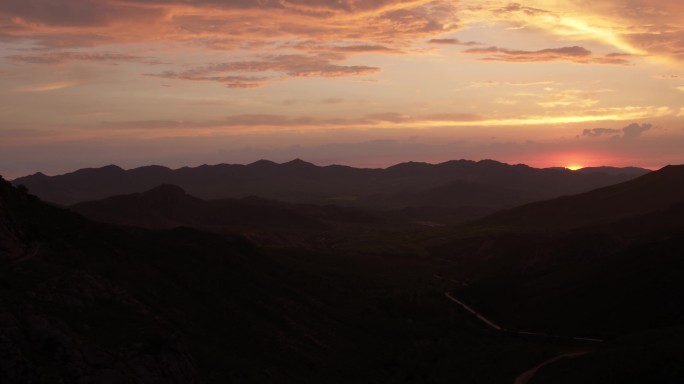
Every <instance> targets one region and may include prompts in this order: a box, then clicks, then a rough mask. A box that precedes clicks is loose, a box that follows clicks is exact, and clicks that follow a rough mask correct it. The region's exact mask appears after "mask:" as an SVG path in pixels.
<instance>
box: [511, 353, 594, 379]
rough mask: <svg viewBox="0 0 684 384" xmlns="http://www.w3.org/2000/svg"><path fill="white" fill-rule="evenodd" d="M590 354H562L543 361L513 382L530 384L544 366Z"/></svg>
mask: <svg viewBox="0 0 684 384" xmlns="http://www.w3.org/2000/svg"><path fill="white" fill-rule="evenodd" d="M588 353H589V352H586V351H581V352H568V353H564V354H562V355H558V356H556V357H553V358H551V359H548V360H545V361H543V362H541V363H539V364H537V365H535V366H534V367H533V368H531V369H529V370H527V371H525V372H523V373H521V374H520V376H518V377H516V378H515V381H514V382H513V384H527V383H529V381H530V380H532V378H533V377H534V375H536V374H537V372H538V371H539V370H540V369H541V368H542V367H544V366H546V365H549V364H553V363H555V362H556V361H558V360H562V359H569V358H573V357H579V356H582V355H586V354H588Z"/></svg>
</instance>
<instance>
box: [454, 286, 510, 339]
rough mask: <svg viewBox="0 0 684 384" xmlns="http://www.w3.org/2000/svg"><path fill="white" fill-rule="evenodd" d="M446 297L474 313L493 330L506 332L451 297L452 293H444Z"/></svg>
mask: <svg viewBox="0 0 684 384" xmlns="http://www.w3.org/2000/svg"><path fill="white" fill-rule="evenodd" d="M444 295H445V296H446V297H448V298H449V300H451V301H453V302H454V303H456V304H458V305H460V306H461V307H463V308H464V309H465V310H466V311H468V312H470V313H472V314H473V315H475V317H477V318H478V319H480V320H481V321H482V322H483V323H485V324H487V325H488V326H489V327H491V328H493V329H495V330H497V331H500V332H505V331H506V329H504V328H502V327H500V326H499V325H497V324H496V323H494V322H493V321H491V320H489V319H488V318H486V317H484V316H483V315H482V314H481V313H479V312H477V311H476V310H474V309H472V308H471V307H469V306H468V305H466V304H465V303H463V302H461V301H460V300H458V299H457V298H455V297H453V296H451V293H449V292H444Z"/></svg>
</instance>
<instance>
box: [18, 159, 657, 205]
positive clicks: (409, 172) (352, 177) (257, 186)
mask: <svg viewBox="0 0 684 384" xmlns="http://www.w3.org/2000/svg"><path fill="white" fill-rule="evenodd" d="M621 170H623V171H621ZM648 172H649V171H648V170H646V169H638V168H624V169H619V168H605V169H603V168H599V169H593V170H592V169H590V170H585V171H570V170H567V169H551V168H549V169H538V168H532V167H529V166H527V165H522V164H518V165H509V164H505V163H500V162H497V161H493V160H482V161H477V162H476V161H469V160H453V161H447V162H444V163H440V164H428V163H417V162H408V163H401V164H397V165H394V166H391V167H388V168H385V169H369V168H353V167H349V166H343V165H330V166H317V165H314V164H311V163H308V162H305V161H303V160H300V159H295V160H293V161H290V162H287V163H283V164H277V163H274V162H271V161H267V160H260V161H257V162H254V163H251V164H248V165H235V164H233V165H231V164H218V165H202V166H199V167H195V168H189V167H184V168H179V169H175V170H172V169H170V168H166V167H162V166H154V165H153V166H145V167H140V168H135V169H131V170H124V169H122V168H120V167H117V166H115V165H109V166H105V167H102V168H87V169H80V170H78V171H75V172H71V173H67V174H64V175H59V176H46V175H44V174H42V173H36V174H34V175H31V176H26V177H21V178H18V179H15V180H14V181H13V184H14V185H19V184H23V185H25V186H26V187H28V188H29V190H30V191H31V193H32V194H35V195H37V196H39V197H40V198H41V199H43V200H46V201H50V202H53V203H58V204H63V205H70V204H75V203H78V202H83V201H91V200H99V199H103V198H107V197H110V196H115V195H123V194H131V193H139V192H143V191H147V190H150V189H152V188H154V187H156V186H158V185H160V184H173V185H177V186H179V187H181V188H182V189H184V190H185V191H187V192H188V194H190V195H193V196H197V197H199V198H202V199H221V198H241V197H246V196H259V197H263V198H268V199H274V200H280V201H286V202H290V203H311V204H329V203H332V202H334V203H336V204H345V205H357V206H373V207H379V208H402V207H408V206H435V205H439V206H448V207H461V206H472V205H476V206H484V207H489V208H493V209H500V208H506V207H511V206H514V205H517V204H522V203H525V202H531V201H537V200H543V199H549V198H553V197H558V196H562V195H568V194H576V193H581V192H585V191H588V190H591V189H595V188H600V187H604V186H607V185H612V184H616V183H620V182H624V181H627V180H630V179H632V178H634V177H637V176H640V175H642V174H645V173H648ZM459 183H460V185H461V187H457V188H458V189H459V192H460V193H459V194H458V196H455V197H454V198H450V196H449V193H448V189H449V186H450V185H451V186H452V187H453V186H454V185H457V186H458V185H459ZM502 189H505V190H506V191H507V192H506V193H504V194H502V193H501V190H502ZM445 191H446V192H445ZM445 193H446V195H445ZM503 195H505V196H503ZM435 196H437V197H439V198H437V199H435ZM483 196H484V197H483ZM511 196H514V198H513V199H512V198H511Z"/></svg>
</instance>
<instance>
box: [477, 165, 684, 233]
mask: <svg viewBox="0 0 684 384" xmlns="http://www.w3.org/2000/svg"><path fill="white" fill-rule="evenodd" d="M683 200H684V165H668V166H666V167H664V168H662V169H660V170H658V171H655V172H651V173H649V174H646V175H643V176H641V177H638V178H636V179H633V180H630V181H627V182H624V183H620V184H616V185H612V186H608V187H604V188H600V189H596V190H593V191H590V192H586V193H582V194H578V195H574V196H564V197H559V198H557V199H554V200H548V201H541V202H536V203H531V204H527V205H524V206H521V207H516V208H514V209H510V210H507V211H502V212H499V213H496V214H494V215H492V216H490V217H487V218H485V219H483V220H482V221H481V223H482V225H485V226H505V227H511V228H516V229H530V230H535V229H569V228H574V227H581V226H587V225H592V224H600V223H606V222H612V221H616V220H619V219H622V218H627V217H630V216H636V215H641V214H645V213H648V212H652V211H656V210H662V209H665V208H667V207H669V206H671V205H673V204H675V203H677V202H680V201H683Z"/></svg>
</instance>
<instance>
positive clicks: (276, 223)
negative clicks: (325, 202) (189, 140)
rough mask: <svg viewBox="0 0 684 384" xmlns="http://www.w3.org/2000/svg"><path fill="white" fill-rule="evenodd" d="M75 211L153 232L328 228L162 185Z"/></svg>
mask: <svg viewBox="0 0 684 384" xmlns="http://www.w3.org/2000/svg"><path fill="white" fill-rule="evenodd" d="M71 209H72V210H74V211H76V212H79V213H81V214H83V215H85V216H87V217H89V218H91V219H93V220H98V221H102V222H108V223H114V224H123V225H133V226H141V227H150V228H173V227H179V226H190V227H207V228H211V227H240V228H260V229H263V228H271V227H287V228H303V229H314V228H321V227H324V226H325V225H324V224H323V223H322V222H320V221H317V220H315V219H313V218H310V217H308V216H305V215H303V214H300V213H298V212H296V211H295V210H294V209H292V208H290V207H289V206H288V204H285V203H279V202H277V201H270V200H265V199H260V198H243V199H222V200H211V201H204V200H201V199H198V198H196V197H193V196H190V195H188V194H186V193H185V191H184V190H183V189H181V188H180V187H177V186H173V185H168V184H162V185H160V186H158V187H156V188H153V189H151V190H149V191H146V192H143V193H136V194H131V195H121V196H114V197H109V198H106V199H104V200H100V201H91V202H83V203H78V204H76V205H73V206H71Z"/></svg>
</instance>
